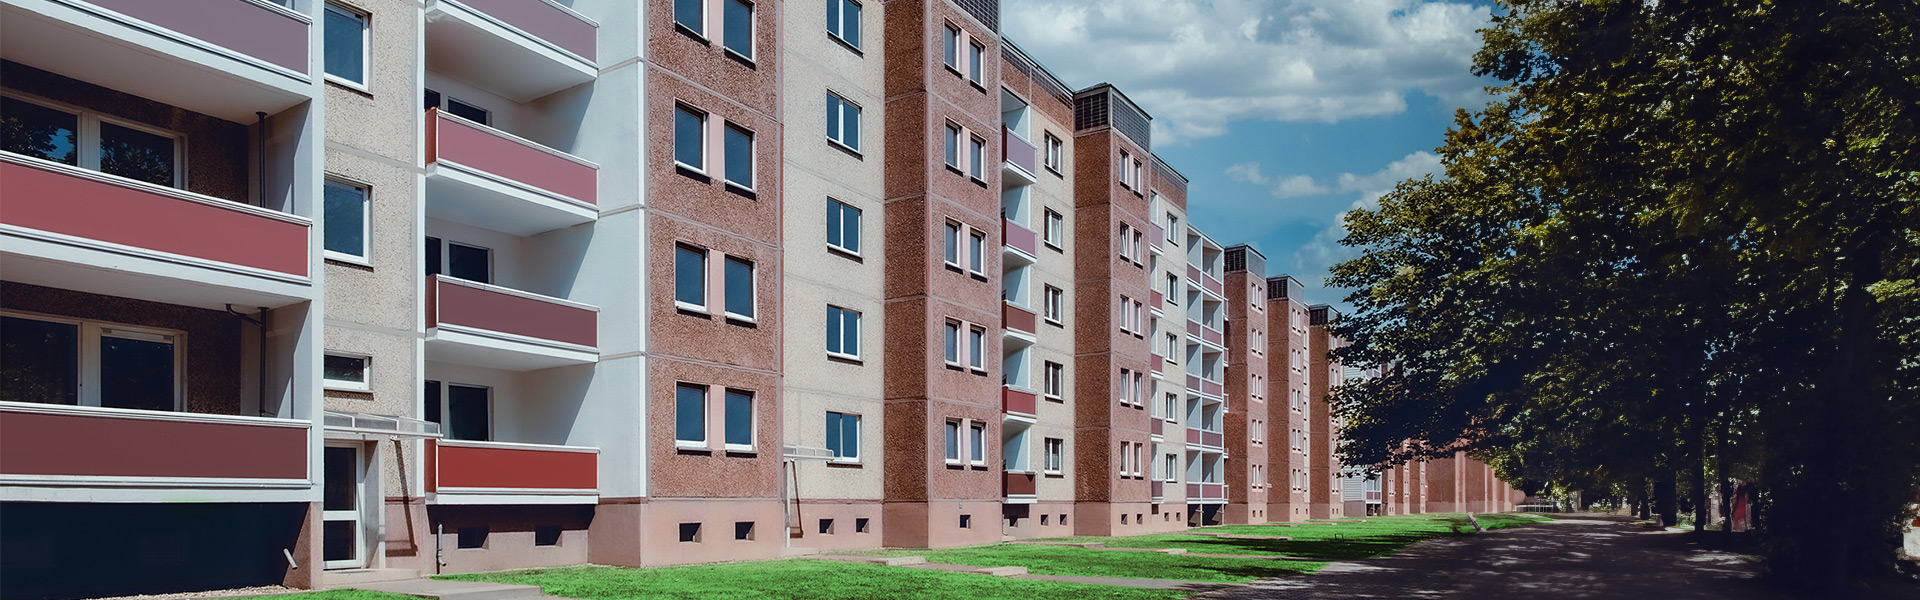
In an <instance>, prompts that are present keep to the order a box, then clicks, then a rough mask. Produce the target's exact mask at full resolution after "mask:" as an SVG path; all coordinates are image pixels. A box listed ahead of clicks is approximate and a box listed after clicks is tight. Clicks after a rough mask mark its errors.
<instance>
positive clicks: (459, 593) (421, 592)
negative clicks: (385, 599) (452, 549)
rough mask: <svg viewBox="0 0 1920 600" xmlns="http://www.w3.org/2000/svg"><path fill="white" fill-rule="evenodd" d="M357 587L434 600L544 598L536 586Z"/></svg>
mask: <svg viewBox="0 0 1920 600" xmlns="http://www.w3.org/2000/svg"><path fill="white" fill-rule="evenodd" d="M354 587H356V588H359V589H363V590H372V591H376V592H388V593H393V594H404V595H408V596H416V597H420V598H432V599H434V600H518V599H522V598H538V597H540V596H542V594H541V592H540V586H537V585H509V584H504V583H487V582H481V581H440V580H435V579H411V580H407V581H390V582H386V583H375V584H370V585H356V586H354Z"/></svg>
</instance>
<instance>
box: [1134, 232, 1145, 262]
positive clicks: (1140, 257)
mask: <svg viewBox="0 0 1920 600" xmlns="http://www.w3.org/2000/svg"><path fill="white" fill-rule="evenodd" d="M1146 237H1147V236H1146V235H1144V234H1142V233H1140V231H1139V230H1135V231H1134V232H1133V264H1135V265H1143V264H1144V263H1145V262H1146V249H1147V242H1146Z"/></svg>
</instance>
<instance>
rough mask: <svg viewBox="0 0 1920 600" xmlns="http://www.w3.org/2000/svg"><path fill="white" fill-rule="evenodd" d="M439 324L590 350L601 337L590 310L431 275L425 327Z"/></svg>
mask: <svg viewBox="0 0 1920 600" xmlns="http://www.w3.org/2000/svg"><path fill="white" fill-rule="evenodd" d="M441 323H447V324H452V325H460V326H463V327H471V328H474V329H484V330H487V331H498V332H501V333H511V334H514V335H520V336H526V337H530V338H537V339H543V340H553V341H557V342H566V343H569V344H577V345H581V346H588V347H593V346H597V345H598V338H599V314H598V313H596V312H595V311H593V310H589V309H585V308H581V307H578V306H573V305H570V304H562V303H560V302H557V301H554V300H553V299H545V300H542V299H539V298H537V297H534V295H532V294H518V293H511V292H509V291H506V290H505V289H504V288H499V287H496V286H490V285H485V284H478V283H473V282H469V281H462V280H459V279H451V278H447V279H442V278H441V277H440V276H439V275H435V276H433V277H432V278H430V279H429V280H428V282H427V326H428V327H435V326H438V325H440V324H441Z"/></svg>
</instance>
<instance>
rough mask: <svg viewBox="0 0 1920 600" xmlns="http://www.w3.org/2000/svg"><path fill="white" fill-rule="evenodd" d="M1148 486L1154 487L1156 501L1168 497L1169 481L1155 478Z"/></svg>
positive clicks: (1154, 499)
mask: <svg viewBox="0 0 1920 600" xmlns="http://www.w3.org/2000/svg"><path fill="white" fill-rule="evenodd" d="M1148 486H1149V487H1150V488H1151V489H1152V493H1153V501H1154V502H1159V501H1161V500H1165V499H1167V483H1166V482H1164V481H1160V480H1158V479H1155V480H1153V481H1152V482H1149V483H1148Z"/></svg>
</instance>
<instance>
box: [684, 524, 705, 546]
mask: <svg viewBox="0 0 1920 600" xmlns="http://www.w3.org/2000/svg"><path fill="white" fill-rule="evenodd" d="M680 541H682V542H695V543H698V542H699V541H700V524H699V523H681V524H680Z"/></svg>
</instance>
